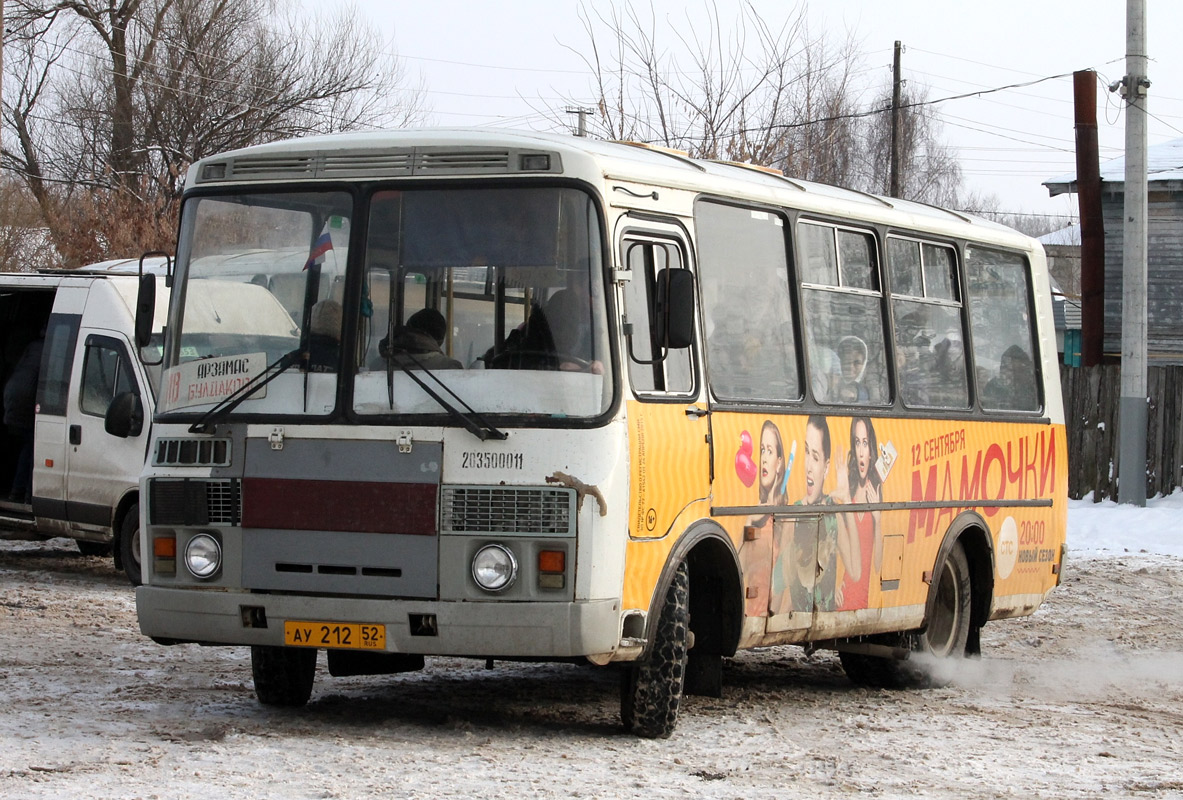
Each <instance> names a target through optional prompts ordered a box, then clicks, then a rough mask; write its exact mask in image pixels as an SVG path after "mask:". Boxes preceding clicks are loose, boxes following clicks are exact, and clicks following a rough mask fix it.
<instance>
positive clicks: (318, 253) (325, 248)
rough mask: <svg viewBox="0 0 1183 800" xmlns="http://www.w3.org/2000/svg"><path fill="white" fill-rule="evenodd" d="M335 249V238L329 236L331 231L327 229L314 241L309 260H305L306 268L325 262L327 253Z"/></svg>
mask: <svg viewBox="0 0 1183 800" xmlns="http://www.w3.org/2000/svg"><path fill="white" fill-rule="evenodd" d="M332 249H333V240H332V238H331V237H330V236H329V232H328V231H325V232H324V233H322V234H321V235H320V237H319V238H318V239H317V240H316V241H315V242H314V243H313V245H312V251H311V252H310V253H309V254H308V260H307V261H306V262H304V269H308V268H309V267H311V266H312V265H313V264H320V263H323V261H324V257H325V253H327V252H329V251H330V250H332Z"/></svg>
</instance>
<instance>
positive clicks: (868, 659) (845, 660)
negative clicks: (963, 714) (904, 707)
mask: <svg viewBox="0 0 1183 800" xmlns="http://www.w3.org/2000/svg"><path fill="white" fill-rule="evenodd" d="M933 591H934V592H935V597H934V603H933V608H932V615H931V616H930V617H929V620H928V625H927V627H926V628H925V630H924V632H923V633H913V634H906V635H904V637H903V639H902V641H900V640H898V639H897V641H896V642H895V644H899V645H900V646H902V647H904V648H906V649H907V650H908V651H909V656H908V658H904V659H895V658H884V657H880V656H870V655H866V654H863V653H843V652H840V653H839V654H838V656H839V658H840V659H841V661H842V668H843V669H844V670H846V675H847V677H849V678H850V679H851V681H853V682H854V683H857V684H861V685H864V686H876V687H880V688H884V689H913V688H924V687H930V686H943V685H945V684H947V683H948V682H949V681H950V680H951V679H952V671H953V662H954V661H956V660H957V659H961V658H965V648H966V643H967V642H968V641H969V629H970V608H971V606H970V602H971V598H972V592H971V586H970V579H969V560H968V559H967V558H966V556H965V549H964V548H963V547H962V546H961V542H957V543H956V544H954V545H953V548H952V549H951V550H950V551H949V554H948V555H947V556H946V557H945V560H944V561H943V562H942V563H941V565H940V567H939V568H938V569H937V573H936V578H935V585H934V587H933ZM882 643H887V644H892V642H890V641H887V642H882Z"/></svg>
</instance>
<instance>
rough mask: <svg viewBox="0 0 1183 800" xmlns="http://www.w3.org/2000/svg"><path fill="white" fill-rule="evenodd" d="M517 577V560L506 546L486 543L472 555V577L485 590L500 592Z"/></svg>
mask: <svg viewBox="0 0 1183 800" xmlns="http://www.w3.org/2000/svg"><path fill="white" fill-rule="evenodd" d="M517 577H518V560H517V559H516V558H514V557H513V553H511V552H510V550H509V548H508V547H505V546H504V545H500V544H487V545H485V546H484V547H482V548H481V549H480V550H477V551H476V555H475V556H473V557H472V579H473V580H474V581H476V585H477V586H479V587H481V588H482V589H484V590H485V591H486V592H501V591H505V590H506V589H508V588H509V587H510V586H513V582H514V581H515V580H517Z"/></svg>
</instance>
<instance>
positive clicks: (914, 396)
mask: <svg viewBox="0 0 1183 800" xmlns="http://www.w3.org/2000/svg"><path fill="white" fill-rule="evenodd" d="M956 264H957V260H956V254H955V253H954V251H953V248H951V247H945V246H943V245H935V244H929V243H927V242H924V243H922V242H918V241H915V240H912V239H902V238H898V237H892V238H890V239H888V241H887V267H888V273H889V275H890V277H891V296H892V301H891V308H892V313H893V314H894V315H895V357H896V375H897V376H898V380H899V388H900V397H901V399H902V400H903V401H904V404H905V405H908V406H912V407H920V408H966V407H968V406H969V383H968V378H967V374H966V365H965V336H964V334H963V332H962V321H961V303H960V302H959V300H958V295H959V293H958V291H957V280H956V271H955V270H956Z"/></svg>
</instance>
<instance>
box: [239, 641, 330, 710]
mask: <svg viewBox="0 0 1183 800" xmlns="http://www.w3.org/2000/svg"><path fill="white" fill-rule="evenodd" d="M251 674H252V675H253V676H254V679H255V697H257V698H258V699H259V702H260V703H262V704H263V705H265V706H287V707H289V708H298V707H300V706H303V705H306V704H307V703H308V698H310V697H312V682H313V680H314V679H315V678H316V650H315V648H311V647H308V648H304V647H271V646H263V645H253V646H252V647H251Z"/></svg>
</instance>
